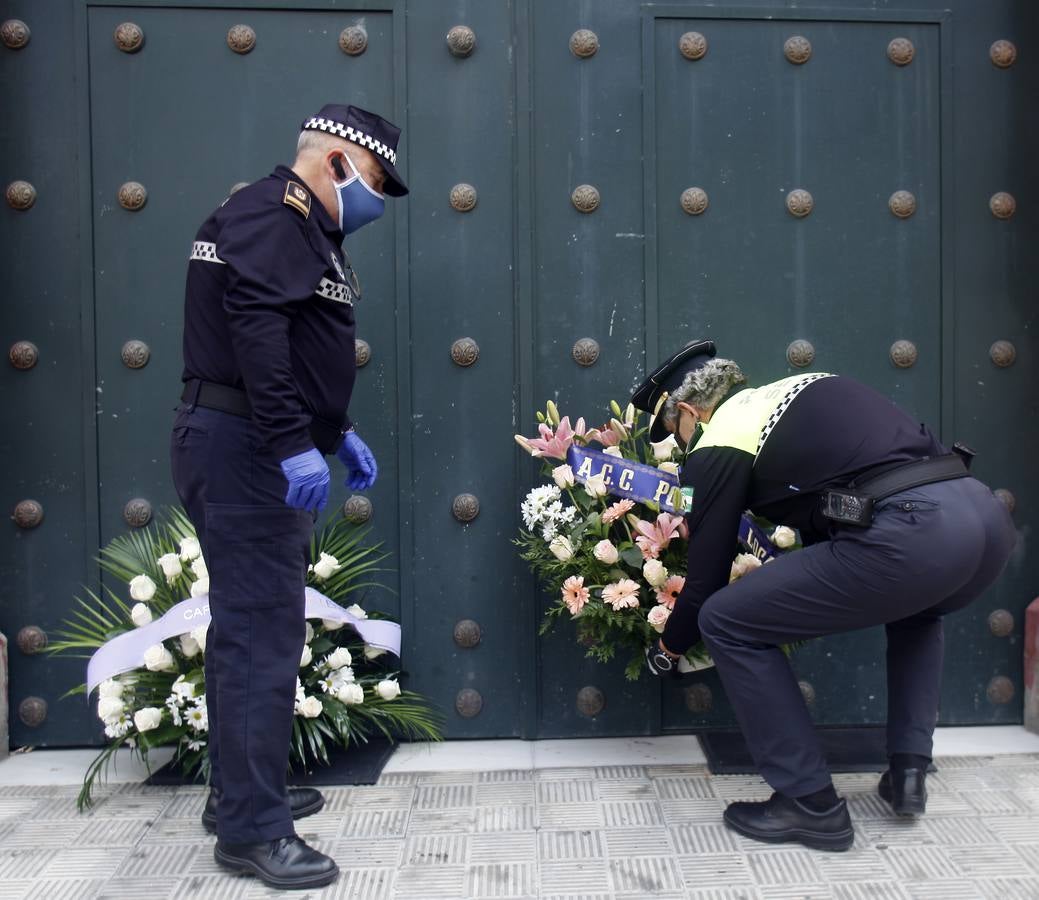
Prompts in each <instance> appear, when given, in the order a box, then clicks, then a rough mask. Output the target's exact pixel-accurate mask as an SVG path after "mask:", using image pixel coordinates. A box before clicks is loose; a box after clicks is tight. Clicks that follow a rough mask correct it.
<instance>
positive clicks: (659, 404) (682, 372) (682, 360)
mask: <svg viewBox="0 0 1039 900" xmlns="http://www.w3.org/2000/svg"><path fill="white" fill-rule="evenodd" d="M716 352H717V351H716V350H715V347H714V341H692V342H690V343H688V344H686V345H685V346H684V347H683V348H682V349H681V350H679V351H678V352H677V353H675V354H674V355H673V356H670V357H668V358H667V359H666V360H664V362H662V363H661V364H660V365H659V366H657V368H656V369H655V370H654V371H653V372H651V373H650V376H649V377H648V378H647V379H646V380H645V381H644V382H642V384H640V385H639V387H638V389H637V390H636V391H635V393H634V394H632V395H631V402H632V405H633V406H634V407H635V408H636V409H641V410H643V411H644V412H648V413H649V414H650V415H652V416H653V417H654V419H653V426H652V427H651V428H650V431H649V439H650V440H651V441H653V442H654V443H655V442H657V441H662V440H664V438H666V437H667V436H668V433H669V432H668V430H667V428H665V427H664V417H663V416H661V415H660V412H661V410H662V409H663V408H664V403H665V401H666V400H667V398H668V397H670V396H671V392H672V391H673V390H674V389H675V388H677V387H678V386H679V385H681V384H682V381H683V380H684V379H685V376H686V375H687V374H688V373H690V372H693V371H695V370H696V369H699V368H700V367H701V366H702V365H704V364H705V363H708V362H710V360H711V359H713V358H714V354H715V353H716Z"/></svg>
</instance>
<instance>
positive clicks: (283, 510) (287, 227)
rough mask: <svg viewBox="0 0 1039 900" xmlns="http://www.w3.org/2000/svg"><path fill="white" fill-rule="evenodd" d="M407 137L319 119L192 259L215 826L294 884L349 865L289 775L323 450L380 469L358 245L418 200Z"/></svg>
mask: <svg viewBox="0 0 1039 900" xmlns="http://www.w3.org/2000/svg"><path fill="white" fill-rule="evenodd" d="M399 136H400V130H399V129H398V128H396V127H395V126H394V125H392V124H391V123H389V122H387V121H386V120H385V119H383V118H381V117H379V116H377V115H375V114H373V113H370V112H367V111H365V110H363V109H358V108H357V107H354V106H341V105H329V106H325V107H324V108H323V109H322V110H321V111H320V112H319V113H318V114H317V115H316V116H313V117H312V118H309V119H307V120H306V121H305V122H304V123H303V126H302V133H301V134H300V137H299V143H298V151H297V156H296V160H295V162H294V163H293V166H292V168H288V167H286V166H278V167H277V168H276V169H275V170H274V172H273V173H272V174H271V175H269V176H267V177H266V178H264V179H261V180H260V181H257V182H256V183H254V184H251V185H249V186H247V187H244V188H242V189H241V190H240V191H238V192H237V193H235V194H234V195H232V196H231V197H229V198H228V199H227V200H225V201H224V202H223V204H221V206H220V207H219V208H218V209H217V210H216V211H215V212H214V213H213V214H212V215H211V216H210V217H209V218H208V219H207V220H206V221H205V223H204V224H203V225H202V227H201V228H200V229H199V232H198V234H197V236H196V239H195V242H194V245H193V247H192V250H191V260H190V263H189V265H188V278H187V292H186V302H185V313H184V374H183V381H184V389H183V393H182V396H181V401H182V402H181V406H180V407H179V409H178V411H177V417H176V421H175V423H174V426H173V435H172V447H171V456H172V467H173V479H174V483H175V485H176V488H177V493H178V494H179V496H180V499H181V502H182V503H183V504H184V507H185V509H186V510H187V512H188V515H189V516H190V517H191V521H192V522H193V523H194V525H195V528H196V529H197V531H198V537H199V540H200V542H201V544H202V549H203V553H204V555H205V559H206V563H207V567H208V570H209V576H210V594H209V605H210V610H211V612H212V623H211V625H210V627H209V632H208V635H207V645H206V657H205V664H206V704H207V708H208V712H209V732H210V740H209V758H210V763H211V778H210V784H211V792H210V795H209V798H208V801H207V803H206V807H205V812H204V814H203V817H202V821H203V825H205V826H206V827H207V828H208V829H210V830H215V831H216V833H217V843H216V847H215V849H214V853H215V857H216V861H217V862H218V863H220V864H221V865H222V866H225V867H227V868H230V869H233V870H238V871H243V872H252V873H253V874H256V875H258V876H259V877H260V878H261V879H262V880H263V881H264V882H265V883H266V884H268V885H270V886H272V887H278V888H308V887H318V886H320V885H323V884H328V883H329V882H331V881H333V880H334V879H335V878H336V876H337V875H338V872H339V870H338V867H337V866H336V864H335V862H333V861H332V860H331V859H330V858H329V857H327V856H325V855H324V854H322V853H319V852H317V851H316V850H314V849H313V848H311V847H309V846H307V844H305V843H304V842H303V841H302V840H300V839H299V838H298V837H297V836H296V834H295V830H294V828H293V819H295V818H300V817H302V816H306V815H310V814H311V813H314V812H317V811H318V810H319V809H321V807H322V806H323V805H324V799H323V798H322V796H321V795H320V793H318V792H317V791H315V790H313V789H292V790H287V789H286V784H285V779H286V773H287V769H288V754H289V741H290V738H291V735H292V718H293V713H294V705H295V695H296V678H297V673H298V670H299V665H300V657H301V654H302V651H303V645H304V640H305V626H306V623H305V620H304V582H305V578H306V570H307V561H308V553H309V545H310V538H311V534H312V531H313V527H314V521H315V519H316V517H317V514H318V512H320V510H321V509H322V508H323V507H324V506H325V503H326V501H327V499H328V488H329V481H330V473H329V468H328V465H327V463H326V462H325V457H326V456H328V455H331V454H335V455H336V456H338V458H339V459H340V460H341V461H342V462H343V463H344V464H345V466H346V470H347V473H348V480H347V484H348V485H349V487H350V488H352V489H354V490H365V489H367V488H369V487H370V486H371V485H372V483H373V482H374V481H375V478H376V474H377V468H376V463H375V459H374V457H373V456H372V454H371V451H370V450H369V449H368V447H367V446H366V445H365V444H364V442H363V441H362V440H361V438H360V437H358V435H357V434H356V433H355V432H354V430H353V427H352V425H351V423H350V420H349V419H348V418H347V415H346V411H347V406H348V405H349V402H350V394H351V391H352V389H353V384H354V376H355V354H354V312H355V305H356V303H357V302H358V300H359V299H360V297H359V291H358V283H357V279H356V277H355V276H354V273H353V270H352V268H351V266H350V262H349V260H348V259H346V258H344V255H343V250H342V244H343V240H344V237H345V235H347V234H350V233H351V232H353V231H356V230H357V229H358V228H360V227H362V226H363V225H366V224H368V223H369V222H372V221H374V220H375V219H377V218H378V217H379V216H380V215H381V214H382V212H383V209H384V204H385V199H384V194H389V195H390V196H394V197H400V196H403V195H404V194H406V193H407V192H408V190H407V187H406V186H405V185H404V182H403V180H402V179H401V177H400V175H399V174H398V172H397V169H396V161H397V141H398V138H399Z"/></svg>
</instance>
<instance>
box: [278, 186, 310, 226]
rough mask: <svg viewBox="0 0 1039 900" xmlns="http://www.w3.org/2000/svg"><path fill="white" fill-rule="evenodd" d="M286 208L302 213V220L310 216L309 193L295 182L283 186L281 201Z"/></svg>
mask: <svg viewBox="0 0 1039 900" xmlns="http://www.w3.org/2000/svg"><path fill="white" fill-rule="evenodd" d="M282 202H284V204H285V205H286V206H291V207H292V208H293V209H296V210H298V211H299V212H301V213H303V218H304V219H306V218H308V217H309V216H310V191H308V190H307V189H306V188H305V187H303V185H301V184H298V183H297V182H295V181H290V182H288V183H287V184H286V185H285V199H284V200H283V201H282Z"/></svg>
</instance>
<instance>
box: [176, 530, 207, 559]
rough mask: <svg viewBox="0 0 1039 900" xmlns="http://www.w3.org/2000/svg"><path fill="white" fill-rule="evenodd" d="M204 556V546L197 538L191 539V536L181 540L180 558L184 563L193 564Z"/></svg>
mask: <svg viewBox="0 0 1039 900" xmlns="http://www.w3.org/2000/svg"><path fill="white" fill-rule="evenodd" d="M201 555H202V545H201V544H200V543H199V542H198V538H197V537H191V536H190V535H189V536H188V537H186V538H181V539H180V558H181V559H182V560H184V562H191V560H193V559H196V558H197V557H199V556H201Z"/></svg>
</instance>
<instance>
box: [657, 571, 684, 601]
mask: <svg viewBox="0 0 1039 900" xmlns="http://www.w3.org/2000/svg"><path fill="white" fill-rule="evenodd" d="M684 587H685V578H684V577H683V576H681V575H672V576H671V577H670V578H669V579H668V580H667V581H665V582H664V586H663V587H662V588H661V589H660V590H659V591H657V603H659V604H660V605H661V606H666V607H667V608H668V609H674V608H675V601H676V600H677V599H678V595H679V594H680V593H682V588H684Z"/></svg>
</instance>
